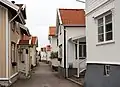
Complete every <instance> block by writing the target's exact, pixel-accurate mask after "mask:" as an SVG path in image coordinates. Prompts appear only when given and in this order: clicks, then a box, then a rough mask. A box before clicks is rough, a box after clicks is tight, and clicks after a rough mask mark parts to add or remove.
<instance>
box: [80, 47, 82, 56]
mask: <svg viewBox="0 0 120 87" xmlns="http://www.w3.org/2000/svg"><path fill="white" fill-rule="evenodd" d="M79 57H82V45H79Z"/></svg>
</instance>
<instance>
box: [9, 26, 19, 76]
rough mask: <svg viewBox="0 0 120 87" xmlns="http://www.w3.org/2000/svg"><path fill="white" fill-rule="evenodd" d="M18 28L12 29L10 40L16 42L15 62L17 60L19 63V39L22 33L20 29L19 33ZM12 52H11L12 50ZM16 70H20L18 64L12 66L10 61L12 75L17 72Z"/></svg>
mask: <svg viewBox="0 0 120 87" xmlns="http://www.w3.org/2000/svg"><path fill="white" fill-rule="evenodd" d="M16 30H18V29H17V27H15V30H14V31H13V30H12V29H10V41H11V42H14V43H15V62H17V64H18V56H19V55H18V53H17V42H18V40H19V39H20V37H21V36H20V35H21V33H20V31H18V33H19V34H18V33H17V32H16ZM9 46H11V44H10V45H9ZM10 53H11V52H10ZM16 72H18V66H16V67H12V64H11V62H10V72H9V74H10V75H13V74H15V73H16Z"/></svg>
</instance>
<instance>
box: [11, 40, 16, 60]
mask: <svg viewBox="0 0 120 87" xmlns="http://www.w3.org/2000/svg"><path fill="white" fill-rule="evenodd" d="M11 61H12V62H15V43H14V42H11Z"/></svg>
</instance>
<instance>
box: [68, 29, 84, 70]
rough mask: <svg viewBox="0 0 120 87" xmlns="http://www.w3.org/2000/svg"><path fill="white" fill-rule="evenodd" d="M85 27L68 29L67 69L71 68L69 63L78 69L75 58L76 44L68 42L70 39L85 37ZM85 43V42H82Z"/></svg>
mask: <svg viewBox="0 0 120 87" xmlns="http://www.w3.org/2000/svg"><path fill="white" fill-rule="evenodd" d="M85 33H86V32H85V27H66V36H67V38H66V39H67V43H66V44H67V48H66V50H67V55H66V58H67V68H68V67H69V63H73V68H77V60H76V58H75V44H73V43H72V42H70V41H68V40H69V39H70V38H73V37H77V36H85V35H86V34H85ZM81 41H84V42H85V40H81Z"/></svg>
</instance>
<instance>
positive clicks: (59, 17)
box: [57, 9, 63, 24]
mask: <svg viewBox="0 0 120 87" xmlns="http://www.w3.org/2000/svg"><path fill="white" fill-rule="evenodd" d="M57 12H58V19H59V21H60V24H63V23H62V19H61V16H60V10H59V9H58V10H57Z"/></svg>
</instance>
